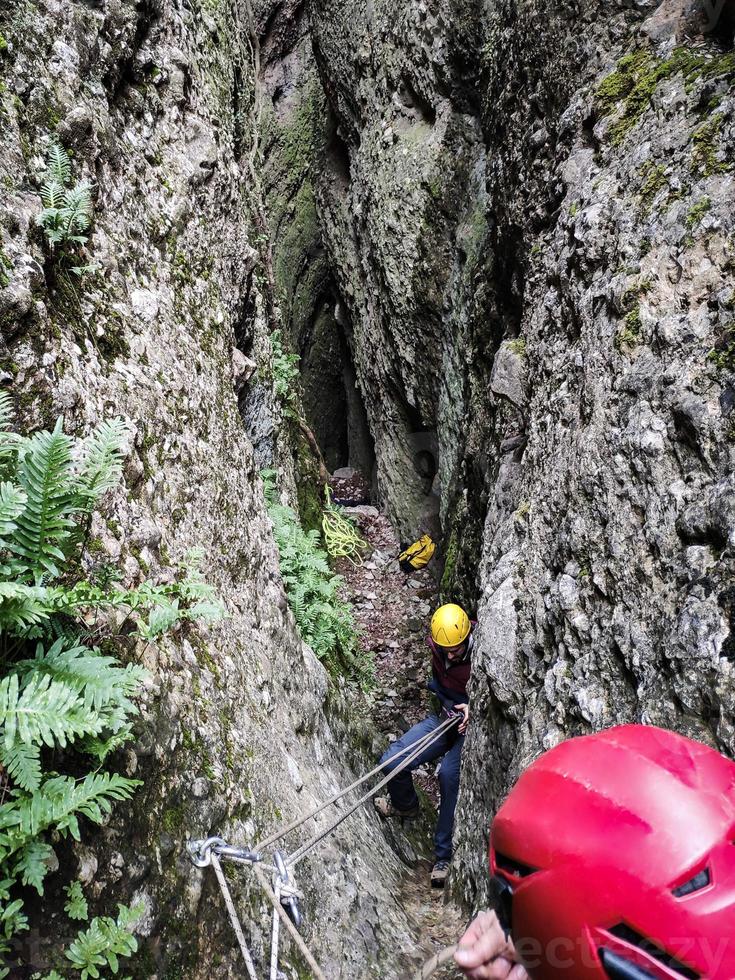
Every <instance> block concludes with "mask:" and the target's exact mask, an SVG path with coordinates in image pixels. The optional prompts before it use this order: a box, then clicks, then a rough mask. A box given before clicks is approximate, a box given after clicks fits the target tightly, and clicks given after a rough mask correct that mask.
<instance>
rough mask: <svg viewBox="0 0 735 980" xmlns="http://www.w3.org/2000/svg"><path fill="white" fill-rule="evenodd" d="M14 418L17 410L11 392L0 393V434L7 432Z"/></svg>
mask: <svg viewBox="0 0 735 980" xmlns="http://www.w3.org/2000/svg"><path fill="white" fill-rule="evenodd" d="M14 418H15V410H14V409H13V399H12V396H11V394H10V392H9V391H0V432H7V430H8V429H9V428H10V426H11V425H12V424H13V419H14Z"/></svg>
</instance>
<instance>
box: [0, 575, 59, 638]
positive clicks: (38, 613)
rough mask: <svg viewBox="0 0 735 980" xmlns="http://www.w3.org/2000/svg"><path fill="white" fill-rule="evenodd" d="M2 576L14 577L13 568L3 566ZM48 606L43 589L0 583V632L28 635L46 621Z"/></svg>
mask: <svg viewBox="0 0 735 980" xmlns="http://www.w3.org/2000/svg"><path fill="white" fill-rule="evenodd" d="M2 572H3V574H6V575H14V574H15V573H16V570H15V568H14V566H13V565H12V564H11V565H8V566H3V568H2ZM50 608H51V607H50V604H49V602H48V601H47V592H46V590H45V589H44V588H43V587H38V588H37V587H35V586H32V585H22V584H21V583H18V582H3V581H0V632H6V633H9V634H10V635H12V636H18V635H25V634H28V632H29V631H30V630H32V628H33V627H35V626H38V624H39V623H42V622H44V621H45V620H47V619H48V616H49V612H50Z"/></svg>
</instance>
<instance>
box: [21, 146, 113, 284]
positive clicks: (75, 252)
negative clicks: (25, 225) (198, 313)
mask: <svg viewBox="0 0 735 980" xmlns="http://www.w3.org/2000/svg"><path fill="white" fill-rule="evenodd" d="M40 197H41V204H42V205H43V208H42V210H41V212H40V213H39V214H38V215H37V216H36V224H37V225H39V227H41V228H43V231H44V234H45V236H46V240H47V242H48V243H49V246H50V248H51V254H52V256H54V257H56V258H57V259H58V260H59V261H60V262H61V264H62V265H63V266H64V267H65V268H68V270H69V271H70V272H73V273H74V275H76V276H78V277H79V278H80V279H81V278H82V277H83V276H85V275H87V274H88V273H91V272H96V271H97V269H98V268H99V266H97V265H96V264H95V263H84V262H80V261H79V259H78V256H79V250H80V248H81V247H82V246H84V245H86V244H87V242H88V240H89V235H88V234H87V233H88V232H89V229H90V228H91V226H92V217H93V214H94V204H93V203H92V185H91V184H90V183H89V181H86V180H82V181H78V182H77V183H72V171H71V160H70V158H69V154H68V153H67V151H66V150H65V149H64V147H63V146H61V144H60V143H57V142H53V143H52V144H51V146H50V147H49V149H48V152H47V154H46V172H45V176H44V180H43V183H42V184H41V190H40Z"/></svg>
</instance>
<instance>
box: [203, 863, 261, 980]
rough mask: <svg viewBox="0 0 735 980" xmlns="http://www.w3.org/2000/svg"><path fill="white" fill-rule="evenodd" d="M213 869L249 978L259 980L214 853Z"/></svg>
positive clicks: (220, 867) (225, 881)
mask: <svg viewBox="0 0 735 980" xmlns="http://www.w3.org/2000/svg"><path fill="white" fill-rule="evenodd" d="M211 861H212V867H213V868H214V873H215V874H216V875H217V881H218V882H219V887H220V890H221V892H222V897H223V898H224V900H225V905H226V906H227V911H228V913H229V915H230V922H231V923H232V928H233V929H234V930H235V935H236V936H237V941H238V943H239V944H240V952H241V953H242V958H243V959H244V960H245V966H246V968H247V971H248V976H249V977H250V980H258V978H257V975H256V973H255V967H254V966H253V960H252V957H251V956H250V950H249V949H248V944H247V943H246V942H245V936H244V935H243V931H242V926H241V925H240V920H239V919H238V917H237V911H236V910H235V903H234V902H233V901H232V895H231V894H230V889H229V887H228V885H227V880H226V878H225V875H224V872H223V870H222V866H221V865H220V863H219V858H218V857H217V855H216V854H215V853H214V851H212V856H211Z"/></svg>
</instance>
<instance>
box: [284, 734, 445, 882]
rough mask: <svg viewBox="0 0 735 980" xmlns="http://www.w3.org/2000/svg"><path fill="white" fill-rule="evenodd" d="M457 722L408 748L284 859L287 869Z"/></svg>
mask: <svg viewBox="0 0 735 980" xmlns="http://www.w3.org/2000/svg"><path fill="white" fill-rule="evenodd" d="M459 720H460V719H459V718H450V719H448V721H447V722H445V723H444V725H442V726H440V727H439V728H437V729H435V731H433V732H430V733H429V734H430V735H431V738H430V739H429V740H428V742H426V744H422V743H423V742H424V741H425V740H424V739H421V741H419V742H415V743H414V745H413V746H409V747H410V748H415V751H414V752H412V753H411V755H409V756H408V757H407V758H406V759H404V760H403V762H402V763H401V764H400V766H396V768H395V769H393V770H392V771H391V772H389V773H388V775H387V776H384V777H383V779H381V780H380V782H379V783H377V785H375V786H373V788H372V789H370V790H369V791H368V792H367V793H365V794H364V796H361V797H360V799H359V800H358V801H357V803H355V804H354V805H353V806H351V807H350V809H349V810H347V812H346V813H343V814H341V815H340V816H339V817H338V819H337V820H335V821H333V823H331V824H330V825H329V826H328V827H327V828H326V829H325V830H323V831H320V832H319V833H317V834H314V836H313V837H311V838H310V839H309V840H308V841H306V843H305V844H302V846H301V847H299V848H298V850H296V851H294V852H293V854H291V855H289V857H287V858H286V864H287V865H288V867H290V868H292V867H294V866H295V865H296V864H297V863H298V862H299V861H300V860H301V858H302V857H305V855H306V854H308V852H309V851H311V850H313V849H314V848H315V847H316V846H317V844H319V843H320V842H321V841H323V840H324V838H325V837H327V836H329V834H331V833H332V832H333V831H334V830H336V829H337V827H339V825H340V824H341V823H342V822H343V821H345V820H346V819H347V818H348V817H349V816H350V814H352V813H354V812H355V810H357V809H358V808H359V807H361V806H362V804H363V803H366V802H367V801H368V800H369V799H370V797H371V796H374V795H375V794H376V793H377V792H378V790H379V789H382V788H383V786H385V785H386V783H389V782H390V781H391V779H393V778H394V777H395V776H397V775H398V773H399V772H402V771H403V770H404V769H405V768H406V767H407V766H409V765H410V764H411V763H412V762H413V761H414V759H416V758H418V756H419V755H421V753H422V752H423V751H424V750H425V749H427V748H428V747H429V746H430V745H433V743H434V742H436V741H438V740H439V738H440V737H441V736H442V735H444V733H445V732H446V731H448V730H449V729H450V728H451V727H452V725H456V724H457V722H458V721H459Z"/></svg>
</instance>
